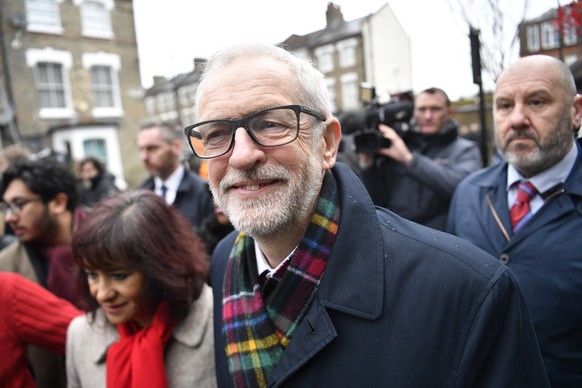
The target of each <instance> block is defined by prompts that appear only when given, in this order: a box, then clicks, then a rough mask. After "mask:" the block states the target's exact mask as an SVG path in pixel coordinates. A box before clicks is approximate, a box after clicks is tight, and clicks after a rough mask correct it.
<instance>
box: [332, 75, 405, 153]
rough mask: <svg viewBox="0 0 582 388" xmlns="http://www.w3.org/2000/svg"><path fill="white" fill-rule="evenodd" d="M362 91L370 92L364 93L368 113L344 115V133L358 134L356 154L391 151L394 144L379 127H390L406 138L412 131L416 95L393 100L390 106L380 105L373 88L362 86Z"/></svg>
mask: <svg viewBox="0 0 582 388" xmlns="http://www.w3.org/2000/svg"><path fill="white" fill-rule="evenodd" d="M361 88H362V89H363V91H364V92H367V94H366V93H362V95H363V97H362V100H363V101H364V109H363V110H355V111H346V112H344V113H343V114H342V115H340V117H339V120H340V124H341V126H342V131H343V132H344V133H345V134H354V145H355V152H363V153H374V152H376V151H378V149H380V148H390V147H391V146H392V142H391V141H390V139H387V138H385V137H384V135H383V134H382V132H380V130H379V129H378V125H379V124H385V125H388V126H389V127H392V128H394V130H396V132H398V134H399V135H400V136H401V137H403V138H404V137H405V136H406V133H407V132H408V130H409V129H410V120H411V119H412V114H413V110H414V103H413V97H412V93H411V92H405V93H400V94H398V95H395V96H392V100H390V101H389V102H386V103H380V102H378V99H377V97H376V93H375V88H374V87H373V86H367V85H366V84H362V85H361ZM362 89H361V90H362ZM366 95H367V96H368V98H366Z"/></svg>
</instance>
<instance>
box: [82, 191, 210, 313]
mask: <svg viewBox="0 0 582 388" xmlns="http://www.w3.org/2000/svg"><path fill="white" fill-rule="evenodd" d="M72 249H73V258H74V260H75V262H76V263H77V265H79V267H81V268H87V269H92V270H96V269H100V270H108V269H113V268H118V267H120V266H124V267H125V266H126V267H129V268H133V269H136V270H138V271H140V272H141V273H142V274H143V275H144V277H145V279H146V284H147V285H148V286H149V287H153V289H154V291H155V292H156V294H157V295H158V296H159V299H160V300H165V301H166V302H167V303H168V306H169V310H170V315H171V316H172V317H173V318H175V319H177V320H180V319H181V318H183V317H184V316H185V315H186V313H187V312H188V309H189V308H190V305H191V304H192V302H193V301H194V300H196V299H197V298H198V297H199V296H200V293H201V292H202V287H203V285H204V284H205V281H206V276H207V275H208V267H209V259H208V256H207V254H206V253H205V248H204V245H203V243H202V242H201V240H200V239H199V238H198V237H197V236H196V235H195V234H194V233H193V231H192V227H191V226H190V223H189V222H188V221H187V220H186V219H185V218H183V216H181V215H180V214H179V213H178V211H177V210H176V209H174V208H173V207H171V206H168V205H166V203H165V202H164V201H163V199H162V198H160V197H159V196H158V195H156V194H155V193H154V192H152V191H149V190H134V191H127V192H125V193H120V194H117V195H115V196H113V197H110V198H106V199H104V200H103V201H102V202H100V203H99V204H98V205H97V206H96V207H95V208H94V209H93V210H92V211H91V213H90V214H89V216H88V217H87V219H86V220H85V221H84V222H83V223H82V224H81V226H80V227H79V228H78V229H77V231H76V232H75V233H74V234H73V239H72ZM82 282H83V288H84V289H85V292H86V297H87V299H88V302H89V303H90V305H91V307H92V308H93V309H96V308H97V307H98V305H97V302H96V301H95V300H94V298H92V297H91V295H90V294H89V288H88V285H87V281H86V279H84V278H83V279H82Z"/></svg>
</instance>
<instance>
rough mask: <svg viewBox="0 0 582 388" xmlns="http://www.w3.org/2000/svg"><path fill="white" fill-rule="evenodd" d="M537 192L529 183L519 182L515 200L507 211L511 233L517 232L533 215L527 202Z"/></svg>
mask: <svg viewBox="0 0 582 388" xmlns="http://www.w3.org/2000/svg"><path fill="white" fill-rule="evenodd" d="M537 192H538V191H537V190H536V188H535V186H534V185H532V184H531V183H530V182H526V181H521V182H520V183H519V187H518V189H517V198H516V200H515V202H514V203H513V206H512V207H511V210H510V211H509V216H510V218H511V226H512V227H513V232H514V233H515V232H517V231H518V230H519V229H520V228H521V227H522V226H523V225H524V224H525V223H526V222H527V221H528V220H529V219H530V218H531V216H532V215H533V214H532V212H531V207H530V205H529V202H530V201H531V199H532V198H533V197H535V196H536V194H537Z"/></svg>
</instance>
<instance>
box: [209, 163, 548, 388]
mask: <svg viewBox="0 0 582 388" xmlns="http://www.w3.org/2000/svg"><path fill="white" fill-rule="evenodd" d="M333 173H334V176H335V177H336V179H337V182H338V185H339V191H340V206H341V218H340V225H339V230H338V235H337V238H336V240H335V243H334V245H333V248H332V251H331V255H330V257H329V259H328V263H327V267H326V269H325V274H324V276H323V279H322V280H321V283H320V285H319V288H318V291H317V294H316V295H315V297H314V300H313V303H312V304H311V306H310V307H309V309H308V311H307V314H306V316H305V318H304V320H303V321H302V322H301V323H300V324H299V326H298V328H297V331H296V333H295V334H294V336H293V338H292V340H291V343H290V345H289V346H288V347H287V349H286V350H285V353H284V355H283V358H282V359H281V361H280V363H279V365H278V366H277V368H276V370H275V371H274V376H273V379H272V381H271V382H270V384H269V386H273V387H276V386H289V387H407V388H408V387H439V388H440V387H495V388H499V387H547V386H548V383H547V377H546V373H545V370H544V367H543V363H542V358H541V355H540V353H539V348H538V344H537V342H536V339H535V335H534V332H533V327H532V324H531V321H530V318H529V314H528V311H527V307H526V305H525V301H524V299H523V296H522V294H521V292H520V290H519V288H518V287H517V285H516V283H515V281H514V279H513V276H512V275H511V273H510V272H509V271H508V269H507V268H506V267H505V266H503V265H501V264H500V263H499V262H498V261H497V260H495V259H494V258H492V257H491V256H489V255H488V254H486V253H485V252H483V251H481V250H480V249H477V248H476V247H474V246H473V245H471V244H468V243H466V242H464V241H463V240H461V239H459V238H456V237H453V236H450V235H447V234H444V233H442V232H439V231H436V230H434V229H429V228H426V227H423V226H420V225H418V224H415V223H412V222H410V221H408V220H405V219H402V218H400V217H398V216H397V215H395V214H394V213H392V212H390V211H387V210H385V209H381V208H374V205H373V204H372V201H371V200H370V197H369V196H368V195H367V194H366V191H365V189H364V187H363V186H362V184H361V182H360V181H359V179H358V178H357V176H356V175H355V174H354V173H353V172H352V171H351V170H350V169H349V168H348V167H346V166H345V165H342V164H338V165H337V166H336V167H334V169H333ZM234 238H235V233H233V234H231V235H230V236H229V237H227V238H226V239H224V240H222V242H221V243H219V245H218V246H217V248H216V250H215V253H214V255H213V259H212V269H211V276H212V284H214V285H215V286H214V297H215V299H214V303H215V306H214V312H215V331H214V333H215V341H216V368H217V375H218V381H219V386H221V387H228V386H231V385H232V382H231V379H230V375H229V373H228V366H227V360H226V354H225V348H224V339H223V336H222V327H221V323H222V319H221V318H222V316H221V311H222V292H223V287H222V284H223V274H224V271H225V265H226V261H227V259H228V256H229V253H230V250H231V248H232V246H233V240H234Z"/></svg>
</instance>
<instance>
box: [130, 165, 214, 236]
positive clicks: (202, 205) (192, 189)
mask: <svg viewBox="0 0 582 388" xmlns="http://www.w3.org/2000/svg"><path fill="white" fill-rule="evenodd" d="M140 187H141V188H143V189H148V190H154V188H155V184H154V178H153V177H150V178H148V179H147V180H146V181H145V182H144V183H142V185H141V186H140ZM172 206H174V207H175V208H176V209H178V210H179V211H180V213H181V214H182V215H183V216H184V217H186V219H188V220H189V221H190V223H191V224H192V226H193V227H194V228H195V229H198V228H200V225H202V221H203V220H204V219H205V218H206V217H208V216H209V215H211V214H214V207H213V206H212V197H211V196H210V192H209V191H208V189H207V188H206V181H205V180H204V179H202V178H201V177H200V176H199V175H197V174H195V173H193V172H192V171H189V170H188V169H184V176H183V177H182V180H181V181H180V186H178V192H177V193H176V199H175V200H174V203H173V204H172Z"/></svg>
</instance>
